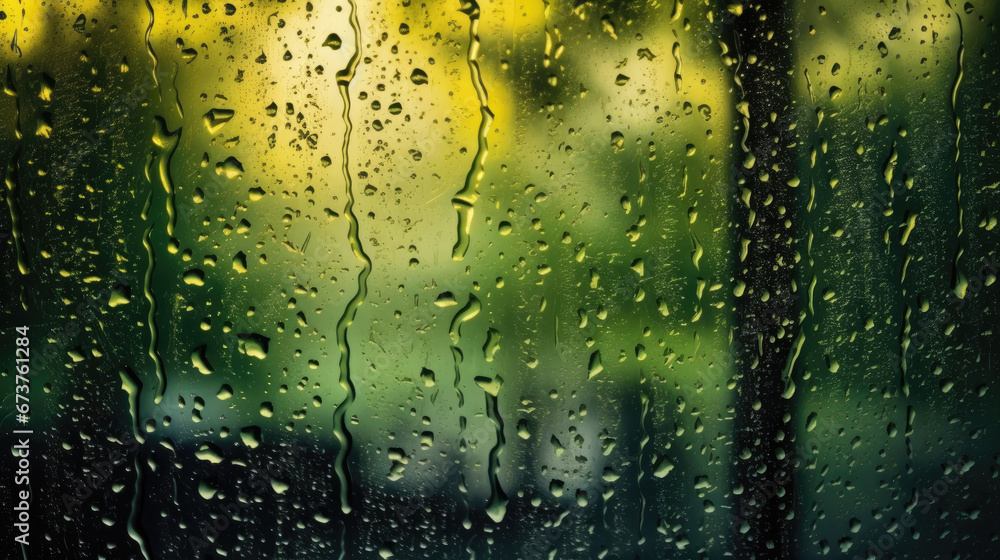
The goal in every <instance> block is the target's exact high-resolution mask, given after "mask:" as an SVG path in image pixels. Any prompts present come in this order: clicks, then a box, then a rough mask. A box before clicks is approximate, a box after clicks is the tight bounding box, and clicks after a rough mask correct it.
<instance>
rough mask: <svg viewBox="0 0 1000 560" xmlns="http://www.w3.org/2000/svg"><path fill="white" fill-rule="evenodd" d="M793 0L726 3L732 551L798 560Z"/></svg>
mask: <svg viewBox="0 0 1000 560" xmlns="http://www.w3.org/2000/svg"><path fill="white" fill-rule="evenodd" d="M788 10H789V6H788V5H787V3H786V2H785V0H763V1H760V2H758V3H754V4H744V5H743V6H742V7H740V6H739V5H738V4H729V3H727V2H723V3H722V5H721V10H720V11H721V13H722V22H723V29H722V34H723V40H724V41H725V43H726V44H727V49H728V52H727V53H725V54H724V56H728V57H730V58H731V61H730V62H731V68H732V69H733V70H734V81H735V87H734V89H733V95H734V101H735V103H736V104H737V115H738V116H737V119H739V120H742V126H740V127H739V128H738V129H737V130H736V131H735V134H736V137H735V138H734V142H733V150H734V151H733V158H734V159H733V161H734V166H735V168H734V173H733V188H734V190H735V192H734V193H733V200H732V201H731V203H732V205H733V222H734V236H735V237H734V239H733V241H734V246H733V247H734V248H733V250H734V259H733V261H734V267H735V268H734V277H735V281H736V283H737V285H738V286H744V288H743V291H742V293H741V294H738V296H739V297H737V300H736V317H737V319H736V334H735V337H734V344H735V345H736V348H738V349H739V350H740V351H739V353H738V356H737V358H738V359H737V372H738V373H737V375H738V376H739V377H738V379H739V382H738V386H737V389H738V396H737V410H736V419H735V421H736V425H735V431H736V433H735V435H734V438H735V444H736V446H735V449H734V450H733V451H734V453H735V455H736V463H735V470H736V472H735V473H734V485H735V487H736V488H740V487H742V493H741V494H738V495H735V496H734V502H735V503H734V504H733V514H734V518H733V519H732V522H733V526H732V527H731V532H730V534H731V535H732V536H733V538H734V540H733V543H734V545H733V549H734V553H735V555H736V557H737V558H757V559H763V558H768V559H774V558H794V557H796V546H795V544H794V542H793V541H794V538H795V535H794V531H793V529H794V525H793V512H794V511H795V507H794V503H795V500H794V496H793V494H794V483H793V480H792V476H791V475H792V468H791V462H790V461H789V459H793V458H792V442H791V438H792V437H793V433H794V430H793V423H792V420H791V416H790V413H791V410H792V408H791V406H790V404H791V402H790V399H786V398H784V397H783V393H784V392H785V388H786V368H787V367H788V362H789V357H790V355H791V353H792V351H793V346H794V341H795V338H796V336H797V334H798V327H799V325H798V319H799V308H800V305H799V301H798V294H797V293H795V292H794V291H793V290H794V285H795V251H796V248H795V239H794V235H795V228H794V226H795V224H796V201H795V199H796V196H795V189H793V188H792V187H791V186H790V182H794V181H793V179H794V178H795V175H796V172H795V165H796V157H795V152H794V146H795V143H794V140H793V139H792V131H790V130H789V125H790V124H791V123H792V122H794V120H793V119H792V118H791V115H792V105H791V98H792V94H791V83H792V62H791V52H792V51H791V39H790V37H791V33H790V29H789V27H788V21H787V19H788V18H787V15H788V14H787V12H788Z"/></svg>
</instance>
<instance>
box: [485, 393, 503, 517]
mask: <svg viewBox="0 0 1000 560" xmlns="http://www.w3.org/2000/svg"><path fill="white" fill-rule="evenodd" d="M501 383H503V380H502V379H501V377H500V376H499V375H498V376H497V384H496V394H493V393H490V392H488V391H487V392H486V414H487V416H489V418H490V420H492V421H493V424H494V425H495V426H496V435H497V442H496V444H495V445H494V446H493V448H492V449H490V457H489V461H490V462H489V474H490V503H489V505H488V506H486V513H487V514H488V515H489V516H490V519H492V520H493V521H494V522H496V523H500V522H501V521H503V518H504V516H505V515H507V502H508V500H507V494H505V493H504V491H503V488H501V487H500V455H501V454H502V453H503V448H504V444H506V442H507V440H506V438H504V435H503V418H501V416H500V399H499V392H500V387H499V385H500V384H501Z"/></svg>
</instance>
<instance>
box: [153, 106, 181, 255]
mask: <svg viewBox="0 0 1000 560" xmlns="http://www.w3.org/2000/svg"><path fill="white" fill-rule="evenodd" d="M155 120H156V130H155V131H154V132H153V145H154V146H156V147H157V148H160V158H159V164H158V167H157V171H158V176H157V177H158V179H159V180H160V185H162V186H163V190H165V191H166V192H167V235H169V236H170V237H173V236H174V226H176V225H177V206H176V194H175V189H174V182H173V180H172V179H171V177H170V160H171V158H172V157H173V155H174V150H176V149H177V145H178V144H179V143H180V137H181V129H180V128H178V129H177V130H175V131H174V132H170V130H168V129H167V121H166V120H164V119H163V117H160V116H157V117H156V118H155Z"/></svg>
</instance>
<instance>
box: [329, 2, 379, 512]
mask: <svg viewBox="0 0 1000 560" xmlns="http://www.w3.org/2000/svg"><path fill="white" fill-rule="evenodd" d="M348 3H349V4H350V6H351V12H350V23H351V29H352V30H353V32H354V54H352V55H351V58H350V60H349V61H348V63H347V67H346V68H344V70H341V71H340V72H337V89H338V90H339V92H340V97H341V100H342V101H343V103H344V115H343V120H344V145H343V161H344V163H343V168H342V170H343V173H344V180H345V182H346V189H347V202H346V204H345V206H344V217H346V218H347V223H348V234H347V235H348V239H349V242H350V245H351V250H352V251H353V252H354V256H355V257H356V258H357V259H358V260H359V261H361V264H362V268H361V272H360V273H359V274H358V287H357V291H356V292H355V294H354V297H353V298H351V301H349V302H348V303H347V307H345V308H344V313H343V315H341V316H340V320H339V321H337V346H338V347H339V349H340V386H341V388H343V389H344V391H345V392H346V395H345V396H344V400H343V401H341V403H340V405H339V406H337V410H336V411H335V412H334V414H333V431H334V435H336V436H337V440H338V441H339V442H340V452H339V453H337V457H336V459H335V460H334V470H335V471H336V473H337V480H338V482H339V484H340V509H341V511H343V512H344V513H345V514H346V513H350V512H351V509H352V507H351V503H350V499H349V493H350V488H351V473H350V470H349V468H348V466H347V459H348V457H349V456H350V454H351V448H352V445H353V441H354V440H353V437H352V436H351V432H350V430H349V429H348V427H347V411H348V409H349V408H350V407H351V405H352V404H354V400H355V398H356V397H357V391H356V389H355V387H354V381H353V380H352V379H351V346H350V342H349V341H348V338H347V331H348V328H349V327H350V326H351V324H352V323H353V322H354V319H355V317H357V314H358V308H359V307H361V305H362V304H363V303H364V302H365V298H366V297H367V296H368V276H369V275H370V274H371V271H372V261H371V259H370V258H369V257H368V255H367V254H366V253H365V250H364V248H362V246H361V237H360V236H359V234H358V229H359V226H358V217H357V215H355V213H354V190H353V183H352V180H351V172H350V168H349V165H348V156H349V152H350V147H351V131H352V127H353V124H352V123H351V98H350V94H349V92H348V88H349V87H350V84H351V81H352V80H353V79H354V76H355V73H356V71H357V68H358V61H359V60H360V56H361V26H360V25H359V23H358V6H357V4H356V3H355V1H354V0H349V2H348Z"/></svg>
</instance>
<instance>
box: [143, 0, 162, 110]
mask: <svg viewBox="0 0 1000 560" xmlns="http://www.w3.org/2000/svg"><path fill="white" fill-rule="evenodd" d="M146 13H148V14H149V24H148V25H147V26H146V36H145V41H146V52H147V53H148V54H149V58H150V60H152V61H153V83H154V84H156V90H157V92H158V93H160V98H161V99H162V98H163V94H162V92H160V91H159V90H160V78H159V77H157V75H156V72H157V71H158V70H159V69H160V59H158V58H157V57H156V52H154V51H153V42H152V40H151V37H152V36H153V22H154V21H156V17H155V15H154V14H153V5H152V4H150V3H149V0H146Z"/></svg>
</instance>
